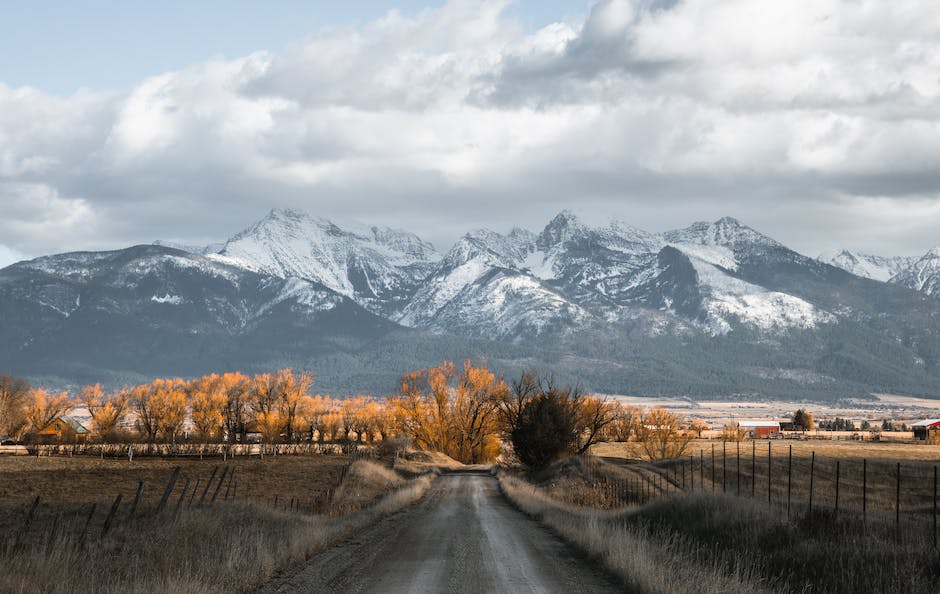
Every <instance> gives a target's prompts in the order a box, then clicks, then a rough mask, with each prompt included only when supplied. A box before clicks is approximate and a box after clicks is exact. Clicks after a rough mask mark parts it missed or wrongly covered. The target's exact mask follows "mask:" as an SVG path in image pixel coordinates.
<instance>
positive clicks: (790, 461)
mask: <svg viewBox="0 0 940 594" xmlns="http://www.w3.org/2000/svg"><path fill="white" fill-rule="evenodd" d="M792 489H793V444H792V443H791V444H790V450H789V452H788V453H787V520H789V519H790V493H791V491H792Z"/></svg>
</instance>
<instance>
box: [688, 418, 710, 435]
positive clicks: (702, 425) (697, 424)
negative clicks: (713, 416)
mask: <svg viewBox="0 0 940 594" xmlns="http://www.w3.org/2000/svg"><path fill="white" fill-rule="evenodd" d="M689 430H691V431H692V432H693V433H695V437H702V432H703V431H708V423H706V422H705V421H704V420H702V419H692V422H691V423H690V424H689Z"/></svg>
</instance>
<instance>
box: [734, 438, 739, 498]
mask: <svg viewBox="0 0 940 594" xmlns="http://www.w3.org/2000/svg"><path fill="white" fill-rule="evenodd" d="M740 437H741V436H740V435H738V436H737V439H738V441H736V442H734V445H735V459H736V464H737V475H738V478H737V483H738V486H737V488H736V489H735V494H736V495H737V496H738V497H740V496H741V439H740Z"/></svg>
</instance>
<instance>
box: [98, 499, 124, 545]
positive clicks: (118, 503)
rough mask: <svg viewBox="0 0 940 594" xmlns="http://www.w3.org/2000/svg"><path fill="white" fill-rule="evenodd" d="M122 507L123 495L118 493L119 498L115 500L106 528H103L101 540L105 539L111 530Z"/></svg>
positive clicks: (106, 520)
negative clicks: (112, 523)
mask: <svg viewBox="0 0 940 594" xmlns="http://www.w3.org/2000/svg"><path fill="white" fill-rule="evenodd" d="M120 507H121V494H120V493H118V496H117V497H115V498H114V503H113V504H111V511H110V512H108V517H107V518H106V519H105V521H104V526H102V527H101V538H104V537H105V536H106V535H107V534H108V531H109V530H111V522H113V521H114V516H115V515H116V514H117V512H118V509H119V508H120Z"/></svg>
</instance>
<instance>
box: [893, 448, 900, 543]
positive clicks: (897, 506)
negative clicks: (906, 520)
mask: <svg viewBox="0 0 940 594" xmlns="http://www.w3.org/2000/svg"><path fill="white" fill-rule="evenodd" d="M897 477H898V480H897V488H896V490H895V499H894V528H895V530H897V533H898V536H900V535H901V463H900V462H898V474H897Z"/></svg>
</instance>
